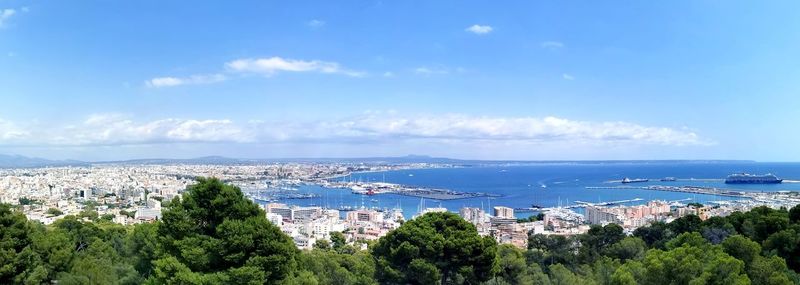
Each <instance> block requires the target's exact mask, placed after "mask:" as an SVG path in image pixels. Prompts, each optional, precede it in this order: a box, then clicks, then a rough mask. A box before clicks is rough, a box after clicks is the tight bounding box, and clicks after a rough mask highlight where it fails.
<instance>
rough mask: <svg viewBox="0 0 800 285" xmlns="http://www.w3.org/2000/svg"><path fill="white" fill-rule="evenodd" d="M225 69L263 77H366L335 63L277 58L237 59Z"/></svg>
mask: <svg viewBox="0 0 800 285" xmlns="http://www.w3.org/2000/svg"><path fill="white" fill-rule="evenodd" d="M225 67H226V69H227V70H228V71H230V72H240V73H256V74H262V75H265V76H272V75H274V74H275V73H278V72H319V73H335V74H344V75H347V76H353V77H362V76H365V75H366V73H364V72H360V71H353V70H349V69H345V68H342V67H341V66H340V65H339V64H338V63H336V62H328V61H320V60H311V61H305V60H295V59H284V58H281V57H277V56H275V57H270V58H255V59H253V58H246V59H237V60H234V61H231V62H228V63H226V64H225Z"/></svg>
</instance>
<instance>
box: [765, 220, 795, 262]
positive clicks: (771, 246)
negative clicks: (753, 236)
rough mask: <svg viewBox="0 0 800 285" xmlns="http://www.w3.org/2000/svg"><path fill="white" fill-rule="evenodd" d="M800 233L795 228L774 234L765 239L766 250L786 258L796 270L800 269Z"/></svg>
mask: <svg viewBox="0 0 800 285" xmlns="http://www.w3.org/2000/svg"><path fill="white" fill-rule="evenodd" d="M798 244H800V235H798V233H797V232H795V230H793V229H788V230H783V231H780V232H777V233H774V234H772V235H771V236H769V238H767V240H765V241H764V250H766V251H768V252H770V253H772V254H776V255H778V256H780V257H783V258H784V259H786V264H787V265H788V266H789V268H791V269H792V270H794V271H800V246H798Z"/></svg>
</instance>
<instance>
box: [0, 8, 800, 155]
mask: <svg viewBox="0 0 800 285" xmlns="http://www.w3.org/2000/svg"><path fill="white" fill-rule="evenodd" d="M798 6H800V4H798V3H797V2H793V1H770V2H768V3H766V2H764V3H753V2H748V1H669V2H652V1H625V2H622V1H620V2H616V3H611V2H602V3H600V2H589V1H586V2H577V1H576V2H567V1H504V2H502V3H498V2H497V1H284V2H280V3H278V2H274V1H208V2H200V3H199V2H194V1H191V2H190V1H7V0H0V98H1V99H2V109H0V110H2V111H1V112H0V152H2V153H9V154H22V155H30V156H39V157H47V158H58V159H63V158H73V159H86V160H105V159H126V158H142V157H196V156H204V155H225V156H232V157H251V158H273V157H363V156H383V155H405V154H410V153H414V154H429V155H436V156H448V157H457V158H478V159H754V160H761V161H798V160H800V148H798V147H797V145H800V132H798V127H797V126H796V122H797V121H798V118H799V116H800V115H798V114H800V112H798V110H800V94H798V91H800V82H799V81H798V80H797V79H798V78H800V56H798V52H797V51H798V50H800V18H798V17H796V15H795V13H793V12H794V11H797V10H798V8H800V7H798Z"/></svg>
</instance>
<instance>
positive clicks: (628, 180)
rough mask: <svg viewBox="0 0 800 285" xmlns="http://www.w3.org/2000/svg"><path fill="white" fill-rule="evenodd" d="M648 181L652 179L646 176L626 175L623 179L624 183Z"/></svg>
mask: <svg viewBox="0 0 800 285" xmlns="http://www.w3.org/2000/svg"><path fill="white" fill-rule="evenodd" d="M647 181H650V179H645V178H634V179H630V178H628V177H625V178H624V179H622V183H638V182H647Z"/></svg>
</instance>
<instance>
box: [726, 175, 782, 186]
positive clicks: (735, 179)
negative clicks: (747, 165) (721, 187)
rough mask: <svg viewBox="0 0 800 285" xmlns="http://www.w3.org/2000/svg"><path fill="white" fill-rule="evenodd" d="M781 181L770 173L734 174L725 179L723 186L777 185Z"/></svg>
mask: <svg viewBox="0 0 800 285" xmlns="http://www.w3.org/2000/svg"><path fill="white" fill-rule="evenodd" d="M781 182H783V179H780V178H778V177H777V176H775V175H773V174H772V173H767V174H764V175H756V174H749V173H736V174H731V175H728V177H727V178H725V184H778V183H781Z"/></svg>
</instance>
